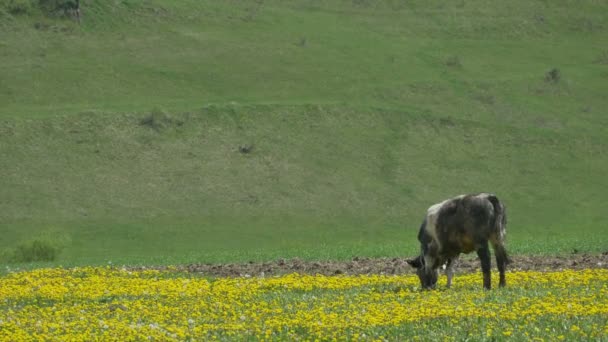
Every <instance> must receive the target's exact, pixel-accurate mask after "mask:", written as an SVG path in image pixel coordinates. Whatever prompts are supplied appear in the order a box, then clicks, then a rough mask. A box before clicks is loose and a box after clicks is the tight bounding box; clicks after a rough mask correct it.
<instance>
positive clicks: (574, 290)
mask: <svg viewBox="0 0 608 342" xmlns="http://www.w3.org/2000/svg"><path fill="white" fill-rule="evenodd" d="M480 278H481V275H480V274H469V275H466V276H460V277H458V278H457V281H456V283H455V286H454V287H453V288H451V289H449V290H445V288H442V289H441V290H437V291H420V290H419V289H418V286H419V282H418V278H417V277H416V276H415V275H391V276H389V275H359V276H346V275H343V276H322V275H300V274H295V273H294V274H289V275H284V276H280V277H267V278H264V277H249V278H246V277H241V278H216V279H205V278H201V277H192V276H188V275H185V274H180V273H176V272H175V271H174V270H173V271H172V270H166V271H163V272H160V271H154V270H147V271H132V270H129V269H120V268H110V267H104V268H92V267H85V268H73V269H70V270H65V269H38V270H35V271H29V272H20V273H12V274H10V275H8V276H6V277H2V278H0V309H1V310H0V327H1V329H0V340H7V341H8V340H10V341H19V340H23V341H26V340H47V341H48V340H63V341H65V340H69V341H90V340H104V341H137V340H139V341H141V340H148V341H149V340H154V341H200V340H205V341H234V340H260V341H273V340H274V341H285V340H290V341H300V340H302V341H313V340H320V341H321V340H322V341H403V340H411V341H417V340H427V341H431V340H432V341H463V340H471V341H501V340H506V339H516V340H530V341H575V340H587V341H592V340H597V341H601V340H606V339H607V338H608V318H607V317H608V300H607V299H608V270H606V269H595V270H592V269H588V270H581V271H570V270H564V271H554V272H536V271H528V272H510V273H509V274H508V281H509V286H508V287H507V288H502V289H500V290H499V291H482V290H481V289H480ZM494 280H495V281H496V280H497V279H494ZM442 285H443V284H442Z"/></svg>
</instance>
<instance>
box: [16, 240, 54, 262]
mask: <svg viewBox="0 0 608 342" xmlns="http://www.w3.org/2000/svg"><path fill="white" fill-rule="evenodd" d="M59 252H61V248H60V247H59V246H58V244H56V243H54V242H52V241H49V240H45V239H34V240H31V241H27V242H23V243H21V244H19V245H18V246H17V247H16V248H15V250H14V252H13V256H12V258H11V259H12V260H11V261H13V262H33V261H55V259H57V256H58V255H59Z"/></svg>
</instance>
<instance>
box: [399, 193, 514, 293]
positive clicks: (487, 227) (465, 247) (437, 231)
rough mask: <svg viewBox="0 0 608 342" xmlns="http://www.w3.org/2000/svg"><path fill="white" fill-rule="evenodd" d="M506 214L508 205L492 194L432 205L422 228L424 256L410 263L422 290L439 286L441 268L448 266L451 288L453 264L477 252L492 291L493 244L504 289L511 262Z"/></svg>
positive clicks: (465, 197) (420, 236) (463, 197)
mask: <svg viewBox="0 0 608 342" xmlns="http://www.w3.org/2000/svg"><path fill="white" fill-rule="evenodd" d="M506 225H507V215H506V209H505V206H504V205H503V204H502V203H501V202H500V201H499V200H498V198H497V197H496V196H495V195H493V194H488V193H480V194H472V195H461V196H458V197H455V198H451V199H448V200H445V201H443V202H441V203H437V204H435V205H433V206H431V207H430V208H429V209H428V210H427V214H426V217H425V219H424V221H423V222H422V226H420V232H419V233H418V240H419V241H420V246H421V254H420V255H419V256H418V257H416V258H415V259H412V260H408V263H409V264H410V265H412V266H413V267H415V268H417V272H416V273H417V274H418V277H419V278H420V283H421V285H422V287H423V288H426V289H432V288H435V286H436V285H437V277H438V271H437V269H438V268H439V267H440V266H443V265H444V264H446V263H447V267H446V275H447V277H448V283H447V286H448V288H449V287H450V286H451V285H452V277H453V276H454V269H453V267H454V262H455V261H456V260H457V258H458V256H459V255H460V253H470V252H472V251H476V252H477V255H478V256H479V259H480V260H481V270H482V272H483V287H484V288H486V289H490V288H491V278H490V268H491V260H490V249H489V247H488V242H490V243H491V244H492V247H493V249H494V254H495V255H496V263H497V265H498V271H499V272H500V282H499V286H501V287H502V286H505V285H506V280H505V268H506V265H507V262H508V257H507V251H506V249H505V245H504V244H505V235H506Z"/></svg>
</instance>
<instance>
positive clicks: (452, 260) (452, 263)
mask: <svg viewBox="0 0 608 342" xmlns="http://www.w3.org/2000/svg"><path fill="white" fill-rule="evenodd" d="M457 260H458V257H457V256H456V257H453V258H449V259H448V265H447V266H446V268H445V275H446V276H447V277H448V289H449V288H450V287H452V278H453V277H454V266H455V264H456V261H457Z"/></svg>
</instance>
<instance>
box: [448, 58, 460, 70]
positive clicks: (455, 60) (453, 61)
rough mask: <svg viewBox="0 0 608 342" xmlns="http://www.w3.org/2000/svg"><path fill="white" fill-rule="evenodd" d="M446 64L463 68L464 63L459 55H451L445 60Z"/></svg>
mask: <svg viewBox="0 0 608 342" xmlns="http://www.w3.org/2000/svg"><path fill="white" fill-rule="evenodd" d="M445 65H447V66H449V67H451V68H457V69H460V68H462V63H461V62H460V58H458V56H450V57H448V58H447V59H446V60H445Z"/></svg>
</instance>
